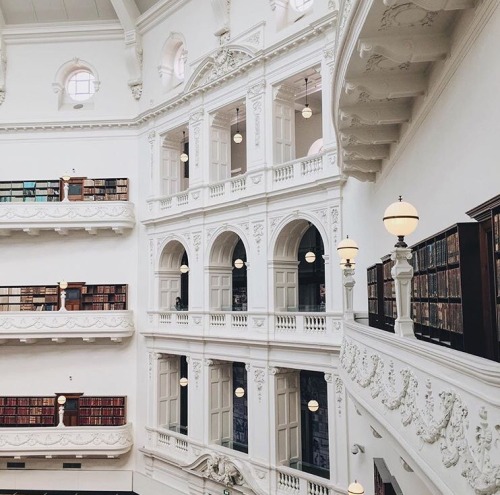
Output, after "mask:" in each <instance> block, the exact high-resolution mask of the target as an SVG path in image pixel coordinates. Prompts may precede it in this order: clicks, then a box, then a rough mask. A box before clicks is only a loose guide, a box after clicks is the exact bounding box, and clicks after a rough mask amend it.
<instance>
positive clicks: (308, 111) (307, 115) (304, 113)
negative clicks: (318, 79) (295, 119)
mask: <svg viewBox="0 0 500 495" xmlns="http://www.w3.org/2000/svg"><path fill="white" fill-rule="evenodd" d="M312 114H313V112H312V110H311V109H310V108H309V103H307V77H306V106H305V107H304V108H303V109H302V117H304V118H305V119H310V118H311V116H312Z"/></svg>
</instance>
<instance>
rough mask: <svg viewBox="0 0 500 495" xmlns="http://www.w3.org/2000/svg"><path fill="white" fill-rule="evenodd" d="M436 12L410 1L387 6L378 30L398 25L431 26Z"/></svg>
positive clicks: (398, 26)
mask: <svg viewBox="0 0 500 495" xmlns="http://www.w3.org/2000/svg"><path fill="white" fill-rule="evenodd" d="M437 15H438V12H430V11H427V10H425V9H422V8H421V7H418V6H416V5H415V4H414V3H412V2H407V3H403V4H400V5H395V6H393V7H389V8H388V9H386V10H385V12H384V13H383V15H382V20H381V23H380V27H379V31H384V30H385V29H391V28H400V27H405V28H409V27H416V26H420V27H431V26H432V24H433V23H434V19H435V18H436V16H437Z"/></svg>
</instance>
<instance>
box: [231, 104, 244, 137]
mask: <svg viewBox="0 0 500 495" xmlns="http://www.w3.org/2000/svg"><path fill="white" fill-rule="evenodd" d="M239 113H240V109H239V108H237V109H236V134H235V135H234V136H233V141H234V142H235V143H236V144H240V143H241V142H242V141H243V136H242V135H241V133H240V130H239V127H238V120H239V119H238V115H239Z"/></svg>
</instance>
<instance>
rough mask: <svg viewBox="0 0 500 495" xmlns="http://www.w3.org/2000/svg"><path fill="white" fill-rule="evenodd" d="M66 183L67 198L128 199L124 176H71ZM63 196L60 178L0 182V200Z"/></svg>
mask: <svg viewBox="0 0 500 495" xmlns="http://www.w3.org/2000/svg"><path fill="white" fill-rule="evenodd" d="M68 185H69V191H68V199H69V200H70V201H128V179H126V178H106V179H89V178H87V177H71V179H70V181H69V184H68ZM62 199H63V182H62V180H60V179H45V180H29V181H3V182H0V202H4V203H29V202H36V203H44V202H54V201H61V200H62Z"/></svg>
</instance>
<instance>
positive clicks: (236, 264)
mask: <svg viewBox="0 0 500 495" xmlns="http://www.w3.org/2000/svg"><path fill="white" fill-rule="evenodd" d="M243 264H244V261H243V260H242V259H240V258H238V259H236V260H234V267H235V268H238V269H240V268H243Z"/></svg>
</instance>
